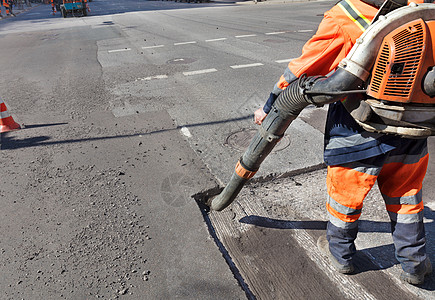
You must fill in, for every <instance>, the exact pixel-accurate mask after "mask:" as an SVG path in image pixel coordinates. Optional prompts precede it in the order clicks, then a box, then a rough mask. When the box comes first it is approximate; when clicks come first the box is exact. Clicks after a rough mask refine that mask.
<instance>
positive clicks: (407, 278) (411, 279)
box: [400, 257, 432, 285]
mask: <svg viewBox="0 0 435 300" xmlns="http://www.w3.org/2000/svg"><path fill="white" fill-rule="evenodd" d="M430 273H432V264H431V262H430V260H429V257H427V258H426V259H425V261H424V262H423V270H422V271H421V272H419V273H408V272H405V271H402V273H401V274H400V279H401V280H402V281H404V282H407V283H410V284H414V285H420V284H423V283H424V277H426V276H427V275H429V274H430Z"/></svg>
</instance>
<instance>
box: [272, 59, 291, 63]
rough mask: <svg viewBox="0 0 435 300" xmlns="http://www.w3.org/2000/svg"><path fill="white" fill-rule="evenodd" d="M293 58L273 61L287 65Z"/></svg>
mask: <svg viewBox="0 0 435 300" xmlns="http://www.w3.org/2000/svg"><path fill="white" fill-rule="evenodd" d="M292 59H293V58H287V59H279V60H275V62H276V63H279V64H282V63H288V62H290V61H291V60H292Z"/></svg>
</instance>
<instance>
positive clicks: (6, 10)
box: [3, 0, 11, 16]
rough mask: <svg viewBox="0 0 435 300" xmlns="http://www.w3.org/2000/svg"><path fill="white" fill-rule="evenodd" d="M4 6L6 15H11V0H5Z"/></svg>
mask: <svg viewBox="0 0 435 300" xmlns="http://www.w3.org/2000/svg"><path fill="white" fill-rule="evenodd" d="M3 7H4V8H5V13H6V16H10V15H11V11H10V7H9V0H3Z"/></svg>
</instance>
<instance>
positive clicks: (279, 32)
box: [265, 31, 286, 35]
mask: <svg viewBox="0 0 435 300" xmlns="http://www.w3.org/2000/svg"><path fill="white" fill-rule="evenodd" d="M284 33H286V32H285V31H276V32H266V33H265V35H274V34H284Z"/></svg>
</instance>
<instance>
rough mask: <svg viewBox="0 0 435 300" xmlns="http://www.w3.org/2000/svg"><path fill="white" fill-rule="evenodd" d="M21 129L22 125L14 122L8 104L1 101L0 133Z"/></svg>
mask: <svg viewBox="0 0 435 300" xmlns="http://www.w3.org/2000/svg"><path fill="white" fill-rule="evenodd" d="M20 128H21V126H20V124H18V123H17V122H15V121H14V118H12V116H11V115H10V114H9V112H8V109H7V108H6V104H5V103H4V102H3V100H2V99H0V133H2V132H7V131H11V130H17V129H20Z"/></svg>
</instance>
